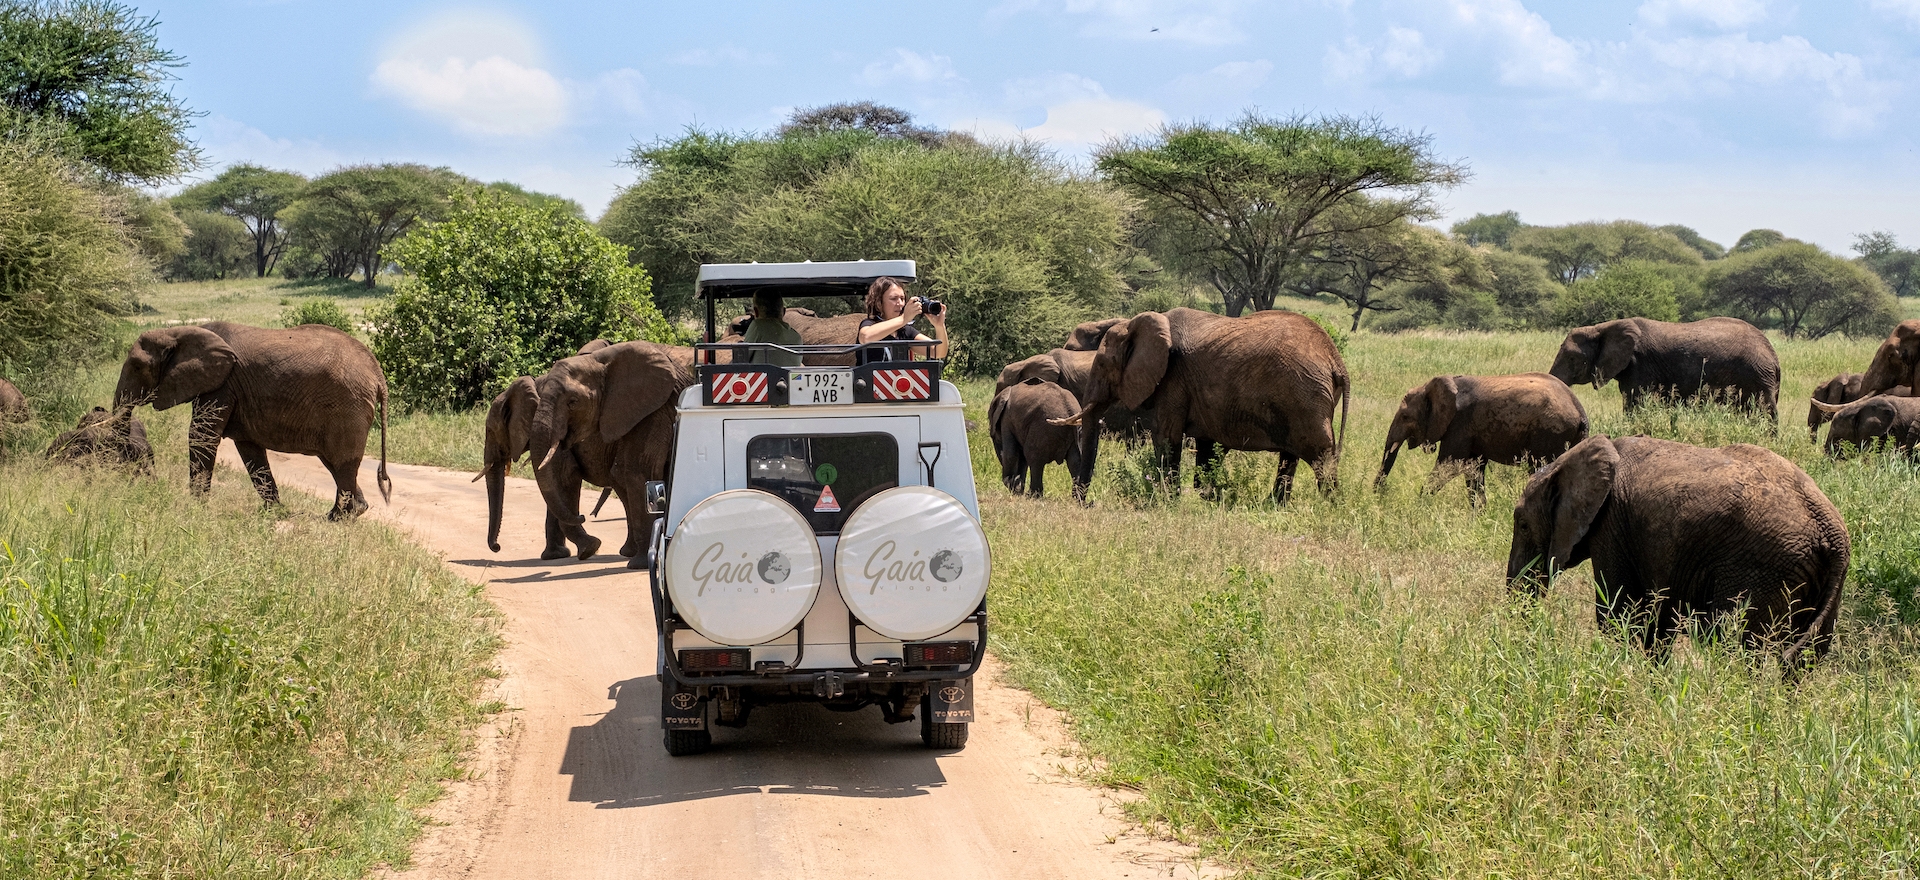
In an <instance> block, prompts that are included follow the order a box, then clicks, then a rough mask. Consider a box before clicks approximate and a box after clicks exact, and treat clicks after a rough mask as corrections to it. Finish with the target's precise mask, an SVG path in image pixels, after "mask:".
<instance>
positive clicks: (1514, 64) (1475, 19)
mask: <svg viewBox="0 0 1920 880" xmlns="http://www.w3.org/2000/svg"><path fill="white" fill-rule="evenodd" d="M1452 6H1453V14H1454V18H1455V19H1456V20H1457V21H1458V22H1459V23H1461V24H1462V25H1465V26H1466V27H1467V28H1468V29H1469V30H1470V31H1473V32H1476V33H1479V34H1481V35H1482V36H1483V37H1484V38H1486V39H1489V40H1492V41H1493V42H1495V43H1497V44H1500V45H1501V47H1502V49H1503V50H1504V51H1503V52H1502V57H1501V59H1500V81H1501V82H1503V83H1506V84H1507V85H1518V86H1549V87H1552V86H1569V85H1577V84H1579V83H1581V82H1583V81H1585V80H1586V79H1587V78H1588V76H1589V73H1588V72H1587V71H1586V70H1584V65H1582V63H1581V60H1580V50H1579V49H1577V48H1575V46H1574V45H1573V44H1572V43H1569V42H1567V41H1566V40H1564V39H1562V38H1561V37H1559V36H1558V35H1556V34H1555V33H1554V32H1553V26H1552V25H1550V24H1548V23H1547V20H1546V19H1544V18H1541V17H1540V16H1539V15H1538V14H1537V13H1534V12H1533V11H1531V10H1529V9H1527V7H1526V6H1525V5H1523V4H1522V3H1521V2H1520V0H1452Z"/></svg>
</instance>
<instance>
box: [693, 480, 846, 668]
mask: <svg viewBox="0 0 1920 880" xmlns="http://www.w3.org/2000/svg"><path fill="white" fill-rule="evenodd" d="M661 570H662V573H663V574H664V576H665V577H666V579H667V594H668V596H670V597H671V598H672V599H673V607H674V610H675V611H677V612H679V614H680V616H681V617H682V618H684V619H685V620H686V621H687V623H688V624H689V625H691V626H692V627H693V628H694V630H696V631H698V632H699V633H700V634H701V635H703V636H706V637H707V638H709V639H712V640H713V641H716V642H719V643H720V644H722V645H757V644H760V643H761V642H765V641H768V640H770V639H773V638H776V637H778V636H780V635H782V634H784V633H786V632H787V631H789V630H791V629H793V627H794V626H795V625H796V624H798V623H799V622H800V619H801V618H803V617H805V616H807V611H808V609H811V608H812V607H813V599H814V596H815V594H817V593H818V592H819V590H820V581H821V576H822V574H823V572H822V560H821V558H820V544H819V541H818V540H817V539H816V538H815V537H814V535H813V529H812V527H810V526H808V525H807V521H806V520H805V519H802V518H801V516H800V514H799V513H798V512H796V511H795V510H794V509H793V506H792V505H789V504H787V503H786V502H785V501H782V500H780V499H779V498H778V497H776V496H774V495H772V494H771V493H767V492H762V491H760V490H758V489H734V490H731V491H727V492H722V493H720V494H718V495H715V496H713V497H711V498H708V499H707V500H705V501H702V502H700V503H699V504H696V505H694V507H693V509H692V510H690V511H687V515H686V518H685V519H682V520H681V521H680V525H679V527H678V528H676V529H674V532H673V541H672V543H669V544H668V545H667V558H666V560H665V564H664V565H663V566H661Z"/></svg>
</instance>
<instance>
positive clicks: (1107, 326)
mask: <svg viewBox="0 0 1920 880" xmlns="http://www.w3.org/2000/svg"><path fill="white" fill-rule="evenodd" d="M1125 323H1127V319H1126V318H1103V319H1101V320H1098V321H1088V322H1086V323H1084V324H1081V325H1080V326H1078V327H1075V328H1073V332H1072V333H1069V334H1067V344H1066V345H1065V346H1063V347H1064V348H1065V349H1066V350H1068V351H1098V350H1100V340H1101V339H1103V338H1105V337H1106V335H1107V331H1108V330H1112V329H1113V328H1115V327H1118V326H1120V325H1121V324H1125Z"/></svg>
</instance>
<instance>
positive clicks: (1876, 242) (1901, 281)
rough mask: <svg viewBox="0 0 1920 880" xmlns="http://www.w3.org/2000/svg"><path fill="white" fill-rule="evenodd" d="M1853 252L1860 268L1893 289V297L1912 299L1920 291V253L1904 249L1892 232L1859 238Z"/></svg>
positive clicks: (1869, 234)
mask: <svg viewBox="0 0 1920 880" xmlns="http://www.w3.org/2000/svg"><path fill="white" fill-rule="evenodd" d="M1853 252H1854V253H1856V254H1859V255H1860V263H1861V265H1864V266H1866V267H1867V268H1868V269H1870V270H1872V271H1873V274H1875V275H1878V276H1880V280H1881V281H1885V282H1886V283H1887V286H1888V287H1889V288H1892V289H1893V295H1894V296H1912V295H1914V293H1915V291H1916V289H1920V250H1907V249H1905V248H1902V247H1901V246H1900V240H1899V239H1897V238H1894V237H1893V233H1891V232H1869V233H1866V234H1864V235H1856V236H1854V239H1853Z"/></svg>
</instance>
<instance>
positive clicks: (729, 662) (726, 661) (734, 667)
mask: <svg viewBox="0 0 1920 880" xmlns="http://www.w3.org/2000/svg"><path fill="white" fill-rule="evenodd" d="M751 657H752V652H750V651H747V650H744V649H739V648H730V649H724V650H714V649H707V648H702V649H699V650H692V651H681V652H680V668H681V669H685V670H686V671H688V672H746V671H747V667H748V666H749V665H750V664H749V663H748V660H749V659H750V658H751Z"/></svg>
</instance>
